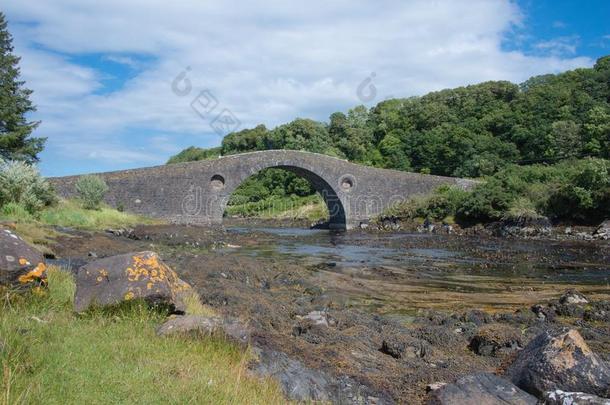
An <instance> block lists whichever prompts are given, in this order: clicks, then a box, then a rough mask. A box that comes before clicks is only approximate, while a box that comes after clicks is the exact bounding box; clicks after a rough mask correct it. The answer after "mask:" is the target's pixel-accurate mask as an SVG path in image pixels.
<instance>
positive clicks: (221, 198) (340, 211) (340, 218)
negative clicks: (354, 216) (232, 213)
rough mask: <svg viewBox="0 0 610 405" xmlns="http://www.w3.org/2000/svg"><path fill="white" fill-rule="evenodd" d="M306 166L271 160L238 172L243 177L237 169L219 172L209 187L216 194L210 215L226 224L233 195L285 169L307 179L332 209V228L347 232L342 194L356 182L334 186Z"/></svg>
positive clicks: (215, 221)
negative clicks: (255, 178) (262, 176)
mask: <svg viewBox="0 0 610 405" xmlns="http://www.w3.org/2000/svg"><path fill="white" fill-rule="evenodd" d="M304 166H308V165H303V164H299V165H296V164H290V163H288V162H278V161H269V162H262V163H260V164H258V165H256V166H248V167H247V170H238V171H237V172H238V173H239V174H238V175H237V176H236V175H235V167H233V168H232V170H231V173H221V172H219V173H216V174H214V175H213V176H212V177H211V178H210V185H209V188H210V192H211V195H212V196H213V195H214V194H216V196H215V197H216V198H212V199H210V205H211V206H210V207H209V212H210V213H211V219H212V222H213V223H218V224H220V223H222V220H223V215H224V212H225V210H226V208H227V205H228V203H229V200H230V198H231V196H232V195H233V193H234V192H235V190H237V188H238V187H239V186H240V185H241V184H242V183H243V182H244V181H246V180H247V179H248V178H250V177H251V176H254V175H256V174H257V173H259V172H261V171H262V170H265V169H282V170H286V171H289V172H291V173H294V174H296V175H297V176H298V177H301V178H303V179H305V180H307V181H308V182H309V183H310V184H311V185H312V187H313V188H314V190H316V191H317V192H318V193H319V194H320V195H321V196H322V198H323V200H324V202H325V203H326V207H327V208H328V214H329V218H328V226H329V228H330V229H341V230H344V229H347V228H348V219H347V218H348V216H347V213H346V207H345V205H344V201H342V197H341V195H340V194H342V193H345V191H346V190H347V189H349V188H352V187H353V185H354V180H353V179H352V178H349V177H347V178H344V179H341V181H342V182H341V181H339V182H337V184H332V180H330V179H328V178H325V176H324V174H323V173H320V172H318V170H316V168H314V167H311V166H309V167H304Z"/></svg>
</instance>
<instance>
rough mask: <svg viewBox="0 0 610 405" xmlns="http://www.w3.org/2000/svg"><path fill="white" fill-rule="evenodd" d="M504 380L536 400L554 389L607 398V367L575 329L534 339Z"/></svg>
mask: <svg viewBox="0 0 610 405" xmlns="http://www.w3.org/2000/svg"><path fill="white" fill-rule="evenodd" d="M506 376H507V377H508V378H510V379H511V380H512V382H513V383H514V384H515V385H517V386H519V387H520V388H522V389H524V390H525V391H527V392H529V393H531V394H534V395H536V396H542V395H543V394H544V392H546V391H552V390H556V389H560V390H564V391H581V392H588V393H591V394H595V395H599V396H602V397H606V396H608V395H609V394H610V367H608V365H607V364H606V363H604V362H603V361H602V360H601V359H600V358H599V357H598V356H597V355H596V354H595V353H593V352H592V351H591V349H590V348H589V346H588V345H587V343H586V342H585V341H584V340H583V338H582V336H580V334H579V333H578V331H576V330H575V329H570V330H565V329H563V330H561V331H559V332H555V333H551V332H548V331H547V332H544V333H542V334H540V335H538V336H537V337H536V338H534V339H533V340H532V341H531V342H530V343H529V344H528V345H527V346H526V347H525V348H524V349H523V350H522V351H521V352H519V354H518V355H517V357H516V359H515V361H514V362H513V364H511V365H510V366H509V367H508V369H507V370H506Z"/></svg>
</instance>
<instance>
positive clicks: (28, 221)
mask: <svg viewBox="0 0 610 405" xmlns="http://www.w3.org/2000/svg"><path fill="white" fill-rule="evenodd" d="M0 221H8V222H11V223H13V224H14V227H15V231H16V232H17V233H18V234H19V236H21V237H22V238H24V239H25V240H26V241H28V242H30V243H32V244H34V245H35V246H36V247H37V248H39V249H40V250H41V251H42V252H43V253H52V252H51V250H50V248H49V245H50V244H51V243H52V242H53V239H54V238H55V237H57V236H58V232H57V231H55V230H53V229H52V228H51V227H50V226H63V227H68V228H76V229H84V230H103V229H108V228H124V227H131V226H135V225H138V224H157V223H161V221H159V220H154V219H151V218H147V217H143V216H139V215H134V214H130V213H127V212H120V211H117V210H115V209H113V208H110V207H108V206H102V207H101V208H100V209H99V210H87V209H84V208H82V206H81V205H80V203H79V202H78V201H74V200H61V201H59V202H58V203H57V204H56V205H54V206H51V207H47V208H45V209H43V210H42V211H41V212H40V213H38V214H37V215H36V216H33V215H32V214H30V213H29V212H27V211H26V210H25V209H24V208H22V207H21V206H19V205H18V204H14V203H9V204H6V205H4V206H3V207H2V208H1V209H0Z"/></svg>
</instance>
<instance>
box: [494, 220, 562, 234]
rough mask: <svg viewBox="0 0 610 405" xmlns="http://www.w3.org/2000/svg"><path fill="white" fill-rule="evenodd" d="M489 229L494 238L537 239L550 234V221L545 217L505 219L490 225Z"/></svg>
mask: <svg viewBox="0 0 610 405" xmlns="http://www.w3.org/2000/svg"><path fill="white" fill-rule="evenodd" d="M491 229H492V233H493V234H494V235H495V236H519V237H537V236H547V235H550V234H551V232H552V226H551V221H549V219H548V218H547V217H539V218H527V217H520V218H510V219H505V220H503V221H500V222H499V223H496V224H492V226H491Z"/></svg>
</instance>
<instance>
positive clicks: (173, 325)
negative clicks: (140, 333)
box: [156, 315, 251, 344]
mask: <svg viewBox="0 0 610 405" xmlns="http://www.w3.org/2000/svg"><path fill="white" fill-rule="evenodd" d="M156 332H157V335H159V336H170V335H176V334H191V333H199V334H202V335H212V334H215V333H222V334H223V335H224V336H226V337H227V338H229V339H230V340H232V341H234V342H237V343H240V344H247V343H248V341H249V340H250V334H251V331H250V329H249V328H248V327H247V326H246V325H244V324H243V323H242V322H240V321H239V320H237V319H232V318H221V317H210V316H203V315H178V316H173V317H171V318H169V319H168V320H167V321H165V323H163V324H162V325H161V326H159V327H158V328H157V331H156Z"/></svg>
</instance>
